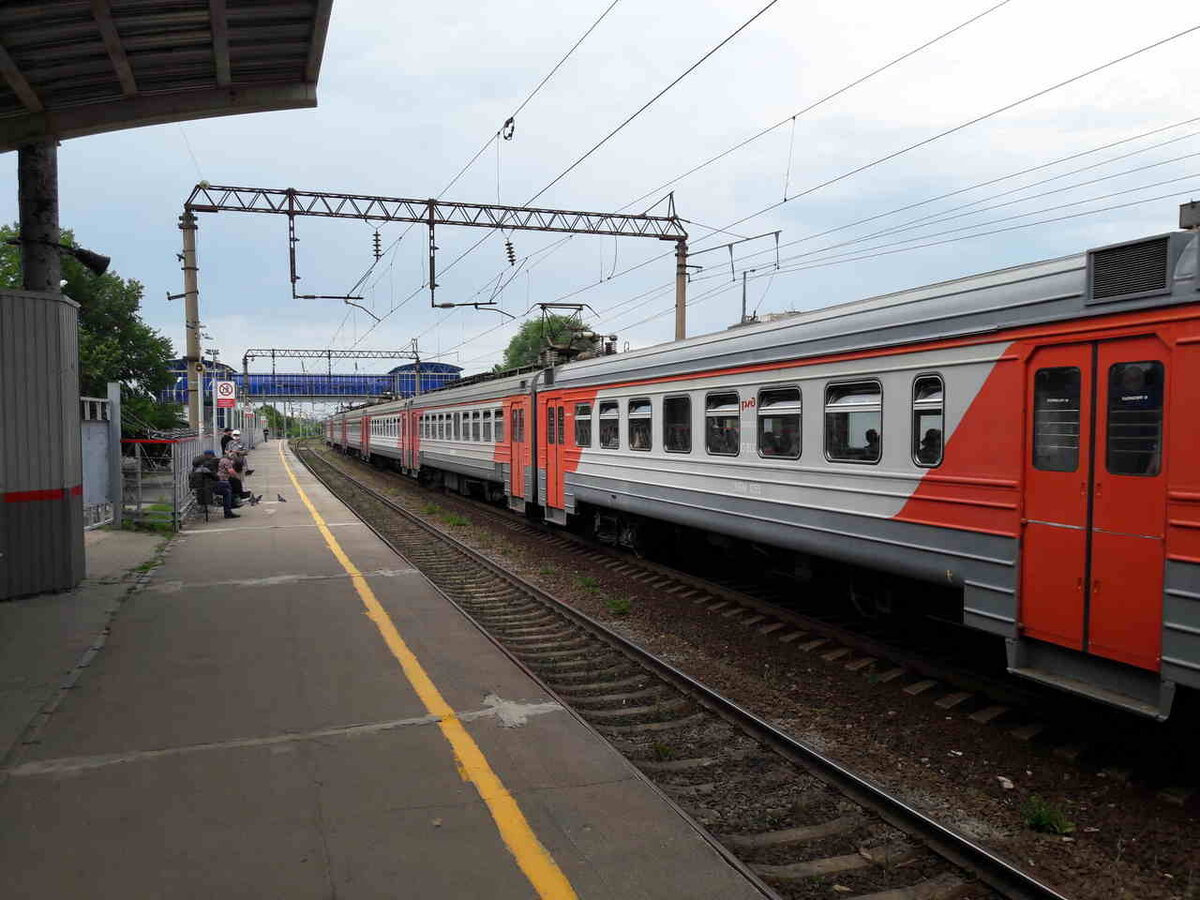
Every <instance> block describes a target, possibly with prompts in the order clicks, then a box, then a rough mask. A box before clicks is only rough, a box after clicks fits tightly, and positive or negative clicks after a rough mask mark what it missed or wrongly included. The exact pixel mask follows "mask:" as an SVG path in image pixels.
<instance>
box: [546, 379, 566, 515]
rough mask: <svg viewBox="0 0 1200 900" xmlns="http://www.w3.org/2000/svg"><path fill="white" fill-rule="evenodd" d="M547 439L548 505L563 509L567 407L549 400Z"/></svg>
mask: <svg viewBox="0 0 1200 900" xmlns="http://www.w3.org/2000/svg"><path fill="white" fill-rule="evenodd" d="M542 418H543V420H544V421H545V423H546V424H545V426H544V432H543V433H544V434H545V437H546V456H545V459H546V505H547V506H550V507H553V508H554V509H562V508H563V502H564V498H563V477H564V472H563V445H564V444H565V443H566V427H567V423H566V407H564V406H563V404H562V403H561V402H560V401H558V400H548V401H547V402H546V405H545V407H543V410H542Z"/></svg>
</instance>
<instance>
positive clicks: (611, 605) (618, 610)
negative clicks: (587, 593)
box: [604, 597, 633, 616]
mask: <svg viewBox="0 0 1200 900" xmlns="http://www.w3.org/2000/svg"><path fill="white" fill-rule="evenodd" d="M604 605H605V606H607V607H608V611H609V612H611V613H612V614H613V615H614V616H625V615H628V614H629V610H631V609H632V608H633V600H632V599H630V598H629V597H609V598H608V599H607V600H605V601H604Z"/></svg>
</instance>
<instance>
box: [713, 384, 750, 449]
mask: <svg viewBox="0 0 1200 900" xmlns="http://www.w3.org/2000/svg"><path fill="white" fill-rule="evenodd" d="M704 418H705V428H704V444H705V447H706V448H707V450H708V452H709V453H712V454H714V455H716V456H737V455H738V452H739V451H740V450H741V440H742V419H741V403H740V401H739V399H738V395H737V394H734V393H728V394H709V395H708V396H706V397H705V398H704Z"/></svg>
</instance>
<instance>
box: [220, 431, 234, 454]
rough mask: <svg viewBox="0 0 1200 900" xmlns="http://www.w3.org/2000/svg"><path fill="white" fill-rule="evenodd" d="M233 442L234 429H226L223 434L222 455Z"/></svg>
mask: <svg viewBox="0 0 1200 900" xmlns="http://www.w3.org/2000/svg"><path fill="white" fill-rule="evenodd" d="M232 440H233V429H232V428H226V429H225V430H224V431H222V432H221V453H224V452H225V448H226V447H228V446H229V442H230V441H232Z"/></svg>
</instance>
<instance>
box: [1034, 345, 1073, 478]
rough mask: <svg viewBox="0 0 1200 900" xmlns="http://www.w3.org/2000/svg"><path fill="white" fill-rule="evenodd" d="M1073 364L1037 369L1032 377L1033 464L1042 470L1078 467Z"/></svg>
mask: <svg viewBox="0 0 1200 900" xmlns="http://www.w3.org/2000/svg"><path fill="white" fill-rule="evenodd" d="M1081 383H1082V382H1081V380H1080V376H1079V369H1078V368H1076V367H1075V366H1058V367H1056V368H1053V369H1038V370H1037V374H1036V375H1034V378H1033V467H1034V468H1035V469H1042V470H1043V471H1046V472H1074V471H1075V470H1076V469H1078V468H1079V392H1080V385H1081Z"/></svg>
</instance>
